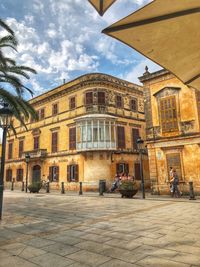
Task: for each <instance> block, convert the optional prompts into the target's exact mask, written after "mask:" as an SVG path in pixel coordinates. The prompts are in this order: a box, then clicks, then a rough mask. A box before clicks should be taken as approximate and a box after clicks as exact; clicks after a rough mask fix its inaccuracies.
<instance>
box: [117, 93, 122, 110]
mask: <svg viewBox="0 0 200 267" xmlns="http://www.w3.org/2000/svg"><path fill="white" fill-rule="evenodd" d="M116 106H117V108H122V97H121V96H120V95H117V96H116Z"/></svg>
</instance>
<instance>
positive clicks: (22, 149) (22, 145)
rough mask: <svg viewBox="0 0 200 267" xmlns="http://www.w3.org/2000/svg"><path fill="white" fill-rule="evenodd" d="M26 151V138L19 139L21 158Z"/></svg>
mask: <svg viewBox="0 0 200 267" xmlns="http://www.w3.org/2000/svg"><path fill="white" fill-rule="evenodd" d="M23 152H24V140H19V158H21V157H22V154H23Z"/></svg>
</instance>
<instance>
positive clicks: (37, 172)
mask: <svg viewBox="0 0 200 267" xmlns="http://www.w3.org/2000/svg"><path fill="white" fill-rule="evenodd" d="M40 180H41V167H40V166H39V165H35V166H33V178H32V181H33V183H34V182H40Z"/></svg>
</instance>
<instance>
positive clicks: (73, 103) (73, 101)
mask: <svg viewBox="0 0 200 267" xmlns="http://www.w3.org/2000/svg"><path fill="white" fill-rule="evenodd" d="M69 108H70V109H74V108H76V98H75V96H74V97H71V98H70V99H69Z"/></svg>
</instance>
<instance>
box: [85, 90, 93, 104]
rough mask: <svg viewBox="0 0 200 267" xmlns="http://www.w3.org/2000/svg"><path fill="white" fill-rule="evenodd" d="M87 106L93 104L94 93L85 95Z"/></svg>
mask: <svg viewBox="0 0 200 267" xmlns="http://www.w3.org/2000/svg"><path fill="white" fill-rule="evenodd" d="M85 104H86V105H92V104H93V92H88V93H86V94H85Z"/></svg>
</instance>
